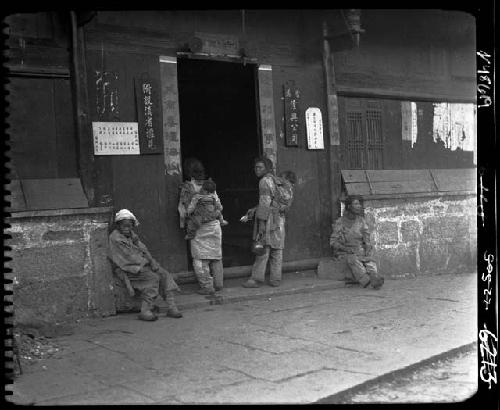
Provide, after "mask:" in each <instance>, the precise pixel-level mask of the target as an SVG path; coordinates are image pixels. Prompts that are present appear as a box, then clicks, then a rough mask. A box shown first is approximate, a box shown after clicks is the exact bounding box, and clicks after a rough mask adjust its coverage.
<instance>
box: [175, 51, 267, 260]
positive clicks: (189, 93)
mask: <svg viewBox="0 0 500 410" xmlns="http://www.w3.org/2000/svg"><path fill="white" fill-rule="evenodd" d="M177 69H178V74H177V75H178V84H179V111H180V135H181V155H182V158H188V157H195V158H198V159H199V160H201V161H202V162H203V165H204V166H205V168H206V171H207V176H210V177H211V178H212V179H213V180H214V181H215V183H216V184H217V193H218V195H219V197H220V199H221V202H222V205H223V207H224V210H223V215H224V218H225V219H226V220H227V221H229V225H228V226H226V227H223V228H222V251H223V258H224V266H240V265H249V264H251V263H252V262H253V257H252V254H251V253H250V244H251V235H252V224H251V223H247V224H243V223H241V222H240V221H239V219H240V217H241V216H242V215H244V214H245V212H246V211H247V209H248V208H250V207H252V206H254V205H256V202H257V198H258V185H257V184H258V181H257V179H256V177H255V174H254V173H253V159H254V158H255V157H257V156H258V155H259V152H260V151H261V148H260V143H259V141H260V139H259V127H258V116H257V102H256V101H257V95H256V78H257V75H256V66H255V65H254V64H246V65H243V64H240V63H229V62H219V61H207V60H196V59H187V58H184V59H179V60H178V67H177Z"/></svg>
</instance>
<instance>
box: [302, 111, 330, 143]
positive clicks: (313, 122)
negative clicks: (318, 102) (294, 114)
mask: <svg viewBox="0 0 500 410" xmlns="http://www.w3.org/2000/svg"><path fill="white" fill-rule="evenodd" d="M306 129H307V148H309V149H324V148H325V146H324V143H323V119H322V117H321V110H320V109H319V108H316V107H309V108H308V109H307V110H306Z"/></svg>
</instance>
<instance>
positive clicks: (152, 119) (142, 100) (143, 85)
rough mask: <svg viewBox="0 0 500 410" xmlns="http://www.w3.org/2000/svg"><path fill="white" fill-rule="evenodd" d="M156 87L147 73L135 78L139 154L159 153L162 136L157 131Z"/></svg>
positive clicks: (160, 151) (161, 147) (161, 146)
mask: <svg viewBox="0 0 500 410" xmlns="http://www.w3.org/2000/svg"><path fill="white" fill-rule="evenodd" d="M157 93H158V87H157V83H156V81H154V79H152V78H150V77H149V75H148V74H147V73H143V74H142V75H141V76H140V77H137V78H135V97H136V101H137V119H138V122H139V125H138V128H139V144H140V147H141V154H161V153H162V152H163V138H162V135H161V133H160V132H159V124H158V120H159V111H158V98H157Z"/></svg>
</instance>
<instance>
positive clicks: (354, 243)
mask: <svg viewBox="0 0 500 410" xmlns="http://www.w3.org/2000/svg"><path fill="white" fill-rule="evenodd" d="M330 246H331V247H332V248H333V254H334V257H336V258H338V259H344V260H345V261H346V262H347V266H348V267H349V270H350V271H351V273H352V276H353V278H352V279H354V281H356V282H359V283H360V284H361V286H363V287H364V288H366V287H368V286H369V285H371V287H372V288H374V289H380V288H381V287H382V285H383V284H384V278H383V277H381V276H380V275H379V274H378V272H377V265H376V263H375V260H374V258H373V247H372V245H371V240H370V231H369V228H368V224H367V223H366V221H365V218H364V209H363V200H362V199H361V197H358V196H355V195H352V196H348V197H347V198H346V200H345V210H344V213H343V215H342V216H341V217H340V218H339V219H337V221H336V222H335V224H334V225H333V233H332V235H331V237H330Z"/></svg>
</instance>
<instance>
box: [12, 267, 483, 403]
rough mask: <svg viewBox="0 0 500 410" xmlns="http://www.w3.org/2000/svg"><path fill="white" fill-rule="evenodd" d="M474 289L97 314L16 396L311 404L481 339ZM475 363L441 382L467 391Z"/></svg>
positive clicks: (448, 278)
mask: <svg viewBox="0 0 500 410" xmlns="http://www.w3.org/2000/svg"><path fill="white" fill-rule="evenodd" d="M297 280H298V279H297ZM289 281H290V282H291V281H292V279H290V280H289ZM240 289H241V290H240ZM269 289H271V288H269ZM273 289H274V288H273ZM475 289H476V275H474V274H459V275H439V276H424V277H419V278H415V279H401V280H388V281H386V284H385V285H384V287H383V288H382V289H381V290H379V291H374V290H369V289H362V288H360V287H357V286H353V287H345V286H342V287H338V288H334V289H323V290H316V291H311V290H310V289H308V290H307V291H306V292H303V293H295V294H285V295H281V296H279V295H278V294H275V295H272V296H269V297H260V298H259V299H254V300H243V301H240V302H236V303H225V304H223V305H206V306H202V307H198V308H195V309H191V310H188V309H184V318H182V319H178V320H177V319H171V318H165V317H161V318H160V320H158V321H157V322H152V323H151V322H142V321H139V320H137V319H136V314H122V315H118V316H115V317H109V318H106V319H98V320H97V319H96V320H89V321H87V322H82V323H80V324H79V326H78V327H77V328H76V329H75V331H74V333H73V334H72V335H66V336H61V337H56V338H53V339H51V340H52V342H53V344H54V345H55V346H57V351H56V352H55V353H54V354H53V355H52V356H50V357H47V358H46V359H43V360H40V361H38V362H36V363H33V364H31V365H26V366H24V374H22V375H21V376H20V377H19V378H18V379H16V381H15V383H14V396H13V400H14V401H15V402H16V403H19V404H23V403H24V404H25V403H34V404H132V403H142V404H147V403H157V404H161V403H163V404H166V403H172V404H174V403H312V402H315V401H317V400H319V399H321V398H324V397H327V396H330V395H333V394H336V393H339V392H342V391H344V390H346V389H349V388H352V387H353V386H356V385H358V384H360V383H363V382H365V381H367V380H370V379H373V378H375V377H379V376H381V375H383V374H386V373H389V372H392V371H395V370H397V369H400V368H403V367H406V366H409V365H411V364H414V363H417V362H420V361H422V360H424V359H427V358H429V357H431V356H434V355H436V354H440V353H443V352H446V351H449V350H450V349H454V348H457V347H460V346H463V345H466V344H470V343H472V342H473V341H474V340H475V332H476V328H477V326H476V320H475V318H476V296H475V295H476V291H475ZM234 290H235V291H236V290H238V291H241V292H247V293H248V294H249V295H250V294H251V292H252V291H254V290H253V289H244V288H241V286H240V287H235V288H234ZM231 291H232V289H225V290H224V292H227V293H231ZM259 291H260V292H261V293H262V292H263V290H259ZM475 367H476V366H475V363H474V361H473V360H472V359H471V358H470V357H469V358H467V360H464V361H461V362H457V363H456V364H454V365H453V370H452V371H450V370H446V371H447V372H448V374H449V375H452V373H453V377H450V378H449V379H447V378H443V379H441V380H440V379H436V380H437V381H439V383H440V384H448V383H453V385H455V384H456V383H458V381H461V380H463V383H465V384H463V385H464V386H465V387H466V388H467V389H469V388H472V387H473V386H471V385H470V377H469V376H468V375H469V372H470V371H471V369H474V368H475ZM455 373H456V374H455ZM443 375H444V373H443V372H438V373H436V374H435V375H434V376H432V377H444V376H443ZM457 375H458V376H457ZM468 391H469V390H467V392H468ZM457 393H458V392H457ZM395 394H397V393H395ZM405 394H406V396H405V395H401V400H403V401H404V400H405V398H410V394H409V393H408V392H407V393H405ZM429 394H430V395H431V396H432V397H435V391H433V392H432V393H429ZM464 394H466V392H464ZM431 396H429V397H431ZM369 398H370V399H371V398H375V397H372V396H370V397H369ZM359 399H360V400H361V399H362V398H361V397H360V398H359Z"/></svg>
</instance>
